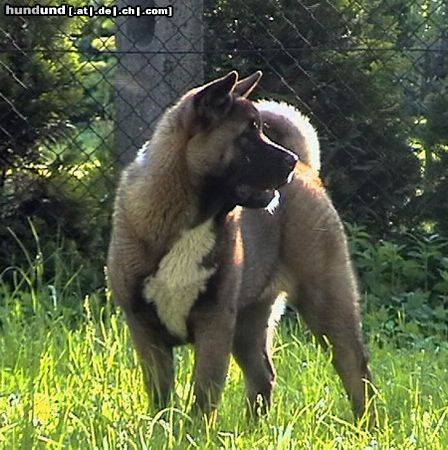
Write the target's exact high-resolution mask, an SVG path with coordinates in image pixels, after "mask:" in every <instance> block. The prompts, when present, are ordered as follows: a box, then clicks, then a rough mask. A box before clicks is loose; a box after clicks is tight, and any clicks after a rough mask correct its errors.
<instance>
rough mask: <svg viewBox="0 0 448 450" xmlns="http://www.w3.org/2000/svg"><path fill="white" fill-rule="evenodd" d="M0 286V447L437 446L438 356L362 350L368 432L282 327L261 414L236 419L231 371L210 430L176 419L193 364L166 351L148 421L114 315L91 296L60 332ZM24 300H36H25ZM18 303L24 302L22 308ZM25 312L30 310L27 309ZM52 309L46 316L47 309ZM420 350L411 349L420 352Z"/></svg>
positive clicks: (240, 407)
mask: <svg viewBox="0 0 448 450" xmlns="http://www.w3.org/2000/svg"><path fill="white" fill-rule="evenodd" d="M25 291H26V290H25V289H22V290H21V292H20V293H19V292H16V293H15V294H14V295H13V294H12V293H11V292H10V291H8V290H7V289H6V287H4V288H3V290H2V293H3V300H2V303H1V317H2V325H1V335H0V339H1V340H0V445H1V446H3V447H4V448H8V449H9V448H26V449H28V448H64V449H65V448H74V449H80V448H82V449H90V448H109V449H117V448H129V449H134V448H135V449H140V448H142V449H144V448H154V449H160V448H182V449H184V448H185V449H187V448H225V449H227V448H228V449H236V448H238V449H240V448H245V449H257V448H260V449H266V448H269V449H270V448H272V449H287V448H288V449H289V448H319V449H320V448H323V449H326V448H328V449H334V448H340V449H351V448H372V449H373V448H387V449H392V448H403V449H404V448H406V449H412V448H415V449H417V448H419V449H438V448H440V449H445V448H447V446H448V431H447V430H448V418H447V414H448V394H447V392H448V373H447V369H448V367H447V361H448V348H447V346H446V345H444V346H437V345H435V344H434V343H431V344H430V345H428V347H427V348H425V347H423V349H421V348H420V349H419V350H413V349H412V348H406V349H397V348H395V347H394V342H390V344H388V345H386V346H384V347H383V348H378V347H377V346H376V345H374V344H372V345H371V347H372V356H373V361H372V365H373V368H374V371H375V375H376V385H377V388H378V398H377V405H378V406H377V407H378V410H379V415H380V427H379V432H376V433H373V434H371V433H369V432H368V431H367V430H366V427H365V425H363V424H361V425H359V426H355V425H353V423H352V420H351V414H350V411H349V405H348V402H347V400H346V398H345V396H344V395H343V393H342V388H341V385H340V382H339V381H338V379H337V377H336V376H335V373H334V371H333V369H332V367H331V363H330V361H329V359H328V356H327V355H326V354H325V353H323V352H322V351H321V350H320V349H319V347H316V346H315V345H314V343H313V342H312V340H311V339H310V337H309V335H308V334H307V333H306V332H304V331H303V330H302V329H301V328H300V327H298V326H297V325H295V324H292V325H291V323H290V322H285V323H284V324H283V325H282V327H281V329H280V330H279V333H278V334H279V335H278V338H277V340H276V351H275V361H276V366H277V369H278V386H277V389H276V394H275V399H274V406H273V408H272V411H271V414H270V415H269V417H267V418H265V419H262V420H260V421H259V422H258V423H253V422H248V421H247V419H246V417H245V413H244V399H243V398H244V390H243V384H244V383H243V380H242V377H241V373H240V371H239V369H238V368H237V366H236V365H235V363H233V362H232V365H231V370H230V373H229V377H228V380H227V384H226V389H225V392H224V396H223V403H222V407H221V408H220V411H219V415H218V418H217V420H216V422H215V423H207V422H206V421H203V420H200V419H197V418H192V417H190V416H189V415H188V414H187V413H186V404H187V403H188V401H189V397H190V393H191V389H190V388H191V371H192V366H193V355H192V353H191V351H190V350H189V349H187V348H185V349H182V350H181V351H179V352H178V357H177V367H178V371H177V385H176V386H177V387H176V393H175V399H174V403H173V405H172V407H171V408H169V409H168V410H166V411H162V412H160V413H158V414H155V413H152V412H150V410H149V409H148V406H147V399H146V396H145V393H144V389H143V387H142V382H141V378H140V372H139V370H138V362H137V359H136V356H135V353H134V351H133V349H132V347H131V345H130V342H129V337H128V332H127V329H126V327H125V325H124V322H123V318H122V316H121V314H120V313H117V312H116V311H115V309H114V308H112V307H111V305H110V304H109V303H107V302H106V301H105V299H104V297H103V296H101V295H91V296H89V297H86V298H85V299H84V300H81V299H79V302H80V303H82V304H79V305H74V307H75V308H78V310H79V320H76V321H75V322H73V320H71V321H70V322H71V323H70V325H69V324H68V322H67V320H66V319H65V318H64V315H63V314H62V311H63V308H62V306H61V302H62V303H63V300H64V299H58V301H56V303H55V302H54V299H53V301H52V303H49V297H50V290H48V289H45V287H42V290H41V291H39V292H35V293H34V294H33V295H26V292H25ZM36 298H37V299H38V300H39V301H38V302H35V300H36ZM27 303H28V304H27ZM33 303H34V304H33ZM49 304H52V305H53V306H52V307H51V308H48V305H49ZM420 347H421V346H420Z"/></svg>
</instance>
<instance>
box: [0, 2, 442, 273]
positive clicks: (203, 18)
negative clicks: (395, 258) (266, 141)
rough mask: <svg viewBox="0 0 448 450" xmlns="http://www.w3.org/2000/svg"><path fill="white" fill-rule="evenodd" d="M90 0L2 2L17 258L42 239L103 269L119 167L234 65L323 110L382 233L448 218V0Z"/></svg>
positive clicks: (5, 202)
mask: <svg viewBox="0 0 448 450" xmlns="http://www.w3.org/2000/svg"><path fill="white" fill-rule="evenodd" d="M24 3H25V2H24ZM40 5H42V3H40ZM46 5H47V6H48V5H51V6H55V5H53V4H52V3H51V2H47V4H46ZM26 6H27V7H29V8H32V7H35V5H33V4H28V3H27V5H26ZM60 6H61V5H58V7H59V8H60ZM85 6H86V5H84V4H82V3H81V2H80V1H78V0H75V1H74V2H73V3H72V4H71V5H65V7H66V8H72V9H71V10H70V13H71V15H72V17H68V15H67V14H68V13H69V11H68V10H64V11H63V12H64V14H59V13H58V12H57V11H53V12H55V14H53V15H49V14H48V13H49V12H51V11H46V14H44V12H45V11H44V10H43V9H42V10H41V11H40V13H42V14H41V15H36V12H38V11H36V10H34V11H30V10H26V9H23V7H24V5H23V4H22V3H21V2H20V1H16V0H14V1H12V2H10V3H9V4H8V5H2V9H3V11H2V12H3V14H2V15H1V16H0V220H1V222H2V224H3V225H2V227H1V228H2V230H1V231H0V240H1V243H0V250H1V252H2V255H1V257H0V261H1V264H2V265H4V264H5V265H6V264H11V262H12V263H13V264H20V258H22V259H23V251H20V250H19V248H20V245H19V244H18V243H19V242H20V243H21V245H22V246H23V247H24V248H25V249H27V248H34V247H32V246H35V245H36V244H35V241H36V239H37V238H36V236H38V240H39V242H40V245H45V246H48V247H49V248H50V249H51V248H65V249H68V250H67V252H68V253H69V254H70V255H74V254H79V255H80V260H81V259H82V258H83V257H84V256H85V255H87V256H88V257H89V258H93V259H95V258H97V259H98V262H99V263H100V262H101V263H100V264H99V267H101V265H102V262H103V261H104V259H103V258H104V252H105V247H106V243H107V240H108V226H109V219H110V214H111V209H112V200H113V195H114V187H115V185H116V182H117V179H118V173H119V170H120V169H121V168H122V167H123V165H125V164H126V163H127V162H128V161H129V160H130V159H131V158H132V157H133V155H134V154H135V151H136V150H137V149H138V148H139V147H140V146H141V145H142V144H143V142H144V141H145V140H147V139H148V138H149V137H150V135H151V129H152V128H153V126H154V124H155V122H156V121H157V119H158V117H159V116H160V114H161V113H162V112H163V111H164V109H165V108H166V107H167V106H168V105H169V104H170V103H172V102H173V101H174V100H175V99H176V98H177V97H178V96H179V95H181V94H182V93H184V92H185V91H186V90H187V89H189V88H191V87H193V86H194V85H197V84H200V83H201V82H203V81H208V80H210V79H213V78H216V77H217V76H219V75H222V74H224V73H226V72H227V71H229V70H233V69H237V70H238V71H239V72H240V74H241V75H242V76H244V75H247V74H249V73H251V72H253V71H254V70H257V69H261V70H263V72H264V77H263V81H262V83H261V84H260V88H259V89H258V91H257V93H256V94H255V97H256V96H259V97H264V98H266V97H268V98H274V99H277V100H283V101H287V102H289V103H292V104H293V105H295V106H297V107H298V108H299V109H301V110H302V111H303V112H304V113H305V114H307V115H309V116H310V119H311V121H312V123H313V124H314V125H315V127H316V128H317V129H318V132H319V134H320V137H321V143H322V161H323V169H322V176H323V179H324V182H325V184H326V185H327V186H328V188H329V190H330V192H331V195H332V197H333V199H334V201H335V203H336V206H337V207H338V209H339V210H340V211H341V213H342V215H343V217H344V219H345V220H348V221H353V222H357V223H363V224H366V225H367V226H368V229H369V230H370V231H371V232H372V233H376V234H377V235H379V236H381V235H385V234H388V233H390V232H397V231H403V230H409V229H413V228H415V227H419V226H425V227H430V228H431V229H434V230H437V231H440V232H446V231H447V230H448V203H447V202H446V198H448V180H447V178H446V169H447V168H448V151H447V148H448V147H447V146H448V125H447V124H448V25H447V24H448V4H447V3H446V2H445V1H443V0H434V1H431V2H429V1H426V0H416V1H408V0H406V1H404V0H389V1H386V0H384V1H367V0H344V1H342V0H339V1H322V2H314V1H308V0H278V1H272V2H265V3H262V2H259V1H255V0H247V1H239V0H237V1H234V2H229V1H226V0H216V1H208V0H206V1H204V2H203V1H202V0H194V1H191V2H181V1H177V0H176V1H173V2H172V3H171V4H170V5H169V7H170V8H171V9H170V10H169V11H168V12H167V11H162V9H163V6H164V5H160V8H161V9H160V10H159V11H153V12H157V13H158V15H153V14H152V12H150V10H149V9H148V10H145V8H156V7H158V6H156V5H155V4H154V2H152V1H148V0H142V1H140V2H139V1H133V0H132V1H124V0H123V1H119V2H118V3H117V4H113V3H110V2H109V3H107V2H106V3H104V4H100V3H97V2H95V1H92V2H90V3H89V7H90V8H91V9H83V8H85ZM7 7H8V8H10V9H9V10H8V11H6V8H7ZM106 7H110V8H111V10H110V11H107V10H105V9H104V8H106ZM113 7H114V8H115V9H112V8H113ZM129 7H131V8H133V9H123V8H129ZM21 8H22V9H21ZM42 8H44V7H42ZM100 8H103V9H100ZM137 8H141V9H140V17H137ZM61 11H62V10H61ZM142 11H146V12H147V14H144V13H143V12H142ZM151 11H152V9H151ZM169 12H171V14H170V13H169ZM33 233H34V237H33ZM33 242H34V243H33ZM18 255H22V256H18ZM83 255H84V256H83Z"/></svg>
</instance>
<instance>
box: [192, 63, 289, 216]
mask: <svg viewBox="0 0 448 450" xmlns="http://www.w3.org/2000/svg"><path fill="white" fill-rule="evenodd" d="M260 77H261V72H259V71H258V72H255V73H254V74H253V75H251V76H249V77H247V78H245V79H243V80H241V81H238V75H237V73H236V72H230V73H229V74H228V75H226V76H225V77H223V78H220V79H218V80H215V81H212V82H211V83H209V84H207V85H205V86H203V87H200V88H197V89H194V90H193V91H191V92H190V93H189V94H187V97H186V99H185V100H186V101H187V102H188V103H189V107H188V108H186V109H185V113H186V114H187V116H188V117H187V118H185V120H184V124H187V126H188V130H189V133H190V138H189V140H188V144H187V148H186V160H187V167H188V170H189V171H190V172H191V175H192V179H193V180H194V183H195V184H196V185H198V186H200V187H201V189H203V190H204V191H209V192H210V195H212V194H214V195H219V196H220V197H221V198H222V200H223V201H224V202H225V203H228V204H230V205H232V204H233V205H241V206H247V207H257V208H260V207H266V206H267V205H268V204H269V203H270V201H271V200H272V199H273V198H274V197H275V195H276V189H277V188H279V187H280V186H282V185H283V184H285V183H287V182H288V180H289V179H290V177H291V174H292V172H293V169H294V166H295V164H296V162H297V160H298V157H297V156H296V155H295V154H294V153H292V152H290V151H289V150H287V149H286V148H284V147H282V146H280V145H278V144H276V143H274V142H272V141H271V140H270V139H269V138H268V137H267V136H266V135H265V134H264V133H263V129H262V120H261V117H260V113H259V111H258V110H257V108H256V107H255V106H254V105H253V104H252V102H251V101H250V100H248V99H247V96H248V95H249V93H250V92H251V91H252V90H253V89H254V88H255V86H256V85H257V83H258V81H259V79H260Z"/></svg>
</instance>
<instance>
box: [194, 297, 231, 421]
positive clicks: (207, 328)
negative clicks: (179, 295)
mask: <svg viewBox="0 0 448 450" xmlns="http://www.w3.org/2000/svg"><path fill="white" fill-rule="evenodd" d="M216 300H218V301H216ZM210 303H211V304H210ZM232 303H233V302H232V300H230V302H228V303H227V304H226V303H223V302H220V301H219V299H217V298H213V299H210V302H208V301H206V302H204V304H202V305H200V306H198V307H197V308H195V311H194V313H193V315H192V328H193V330H194V331H193V332H194V348H195V368H194V394H195V404H194V407H193V408H194V410H195V411H197V412H201V413H206V414H207V413H209V412H211V411H213V410H214V409H216V408H217V407H218V405H219V401H220V397H221V392H222V390H223V387H224V382H225V379H226V375H227V370H228V366H229V361H230V353H231V350H232V340H233V334H234V328H235V321H236V312H235V308H234V307H233V306H232Z"/></svg>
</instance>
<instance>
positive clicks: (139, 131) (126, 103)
mask: <svg viewBox="0 0 448 450" xmlns="http://www.w3.org/2000/svg"><path fill="white" fill-rule="evenodd" d="M166 4H167V5H171V6H172V17H167V16H149V15H143V14H142V15H141V16H140V17H136V16H127V17H120V18H119V19H118V31H117V49H118V52H119V58H118V68H117V75H116V110H117V161H118V165H119V168H122V167H123V166H124V165H126V164H127V163H128V162H129V161H131V160H132V159H133V157H134V156H135V153H136V152H137V150H138V149H139V148H140V147H141V146H142V144H143V143H144V142H145V141H147V140H148V139H149V138H150V136H151V132H152V130H153V129H154V126H155V124H156V122H157V120H158V118H159V117H160V115H161V114H162V113H163V111H164V110H165V109H166V108H167V107H168V106H169V105H171V104H172V103H173V102H174V101H175V100H176V99H177V98H178V97H179V96H180V95H181V94H183V93H184V92H185V91H187V90H188V89H190V88H191V87H193V86H195V85H198V84H201V83H202V82H203V65H202V50H203V25H202V15H203V0H190V1H188V2H185V1H183V0H171V1H170V2H167V3H166ZM137 5H139V6H140V7H141V9H142V10H143V9H144V8H154V7H164V5H165V4H162V5H154V1H153V0H119V1H118V7H119V8H123V7H125V6H126V7H129V6H132V7H134V8H137Z"/></svg>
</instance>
